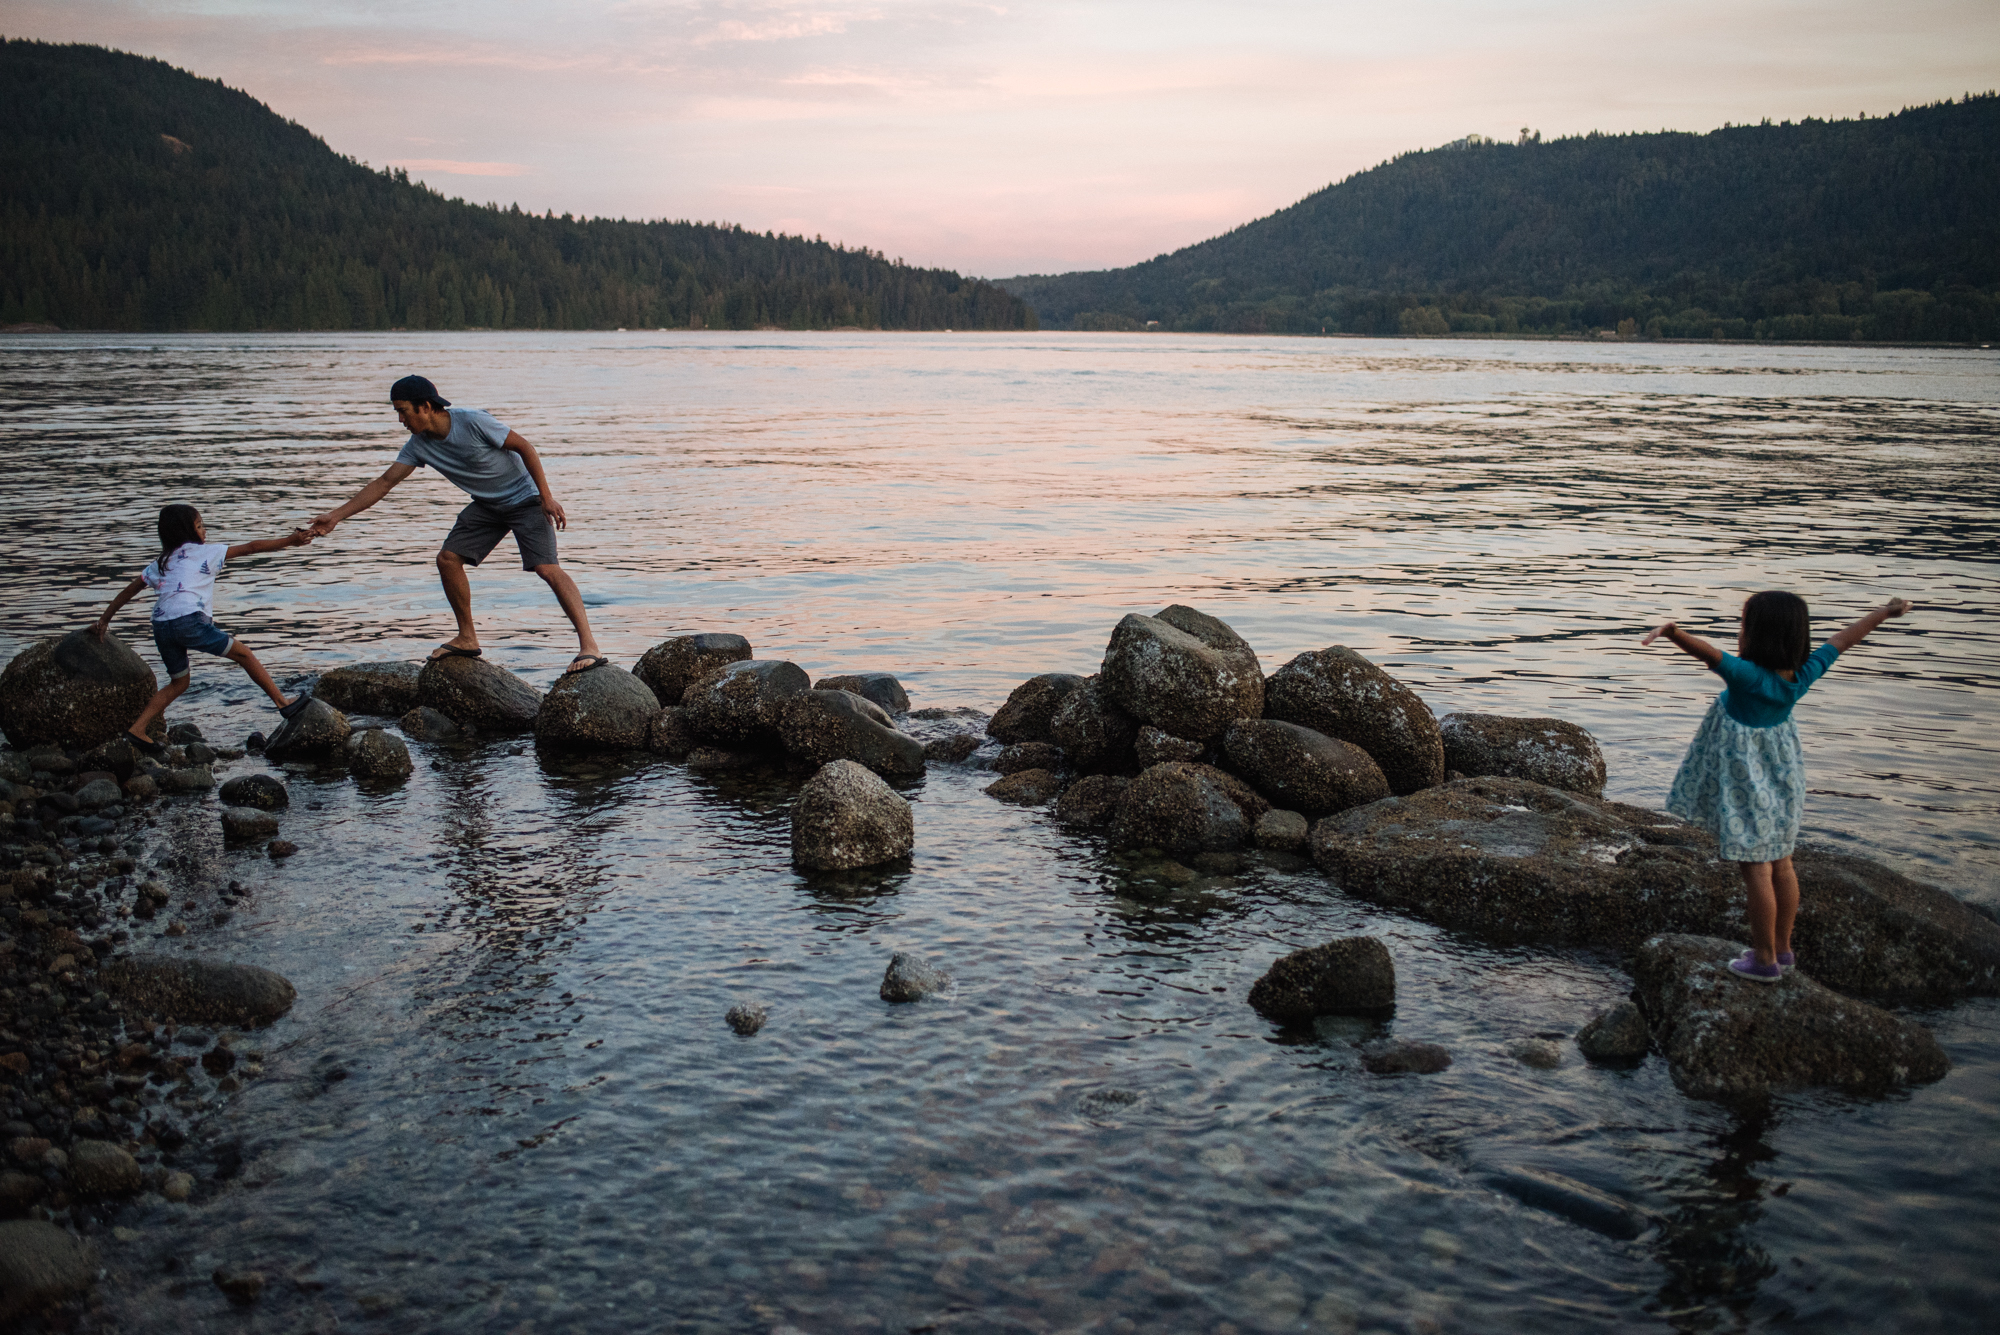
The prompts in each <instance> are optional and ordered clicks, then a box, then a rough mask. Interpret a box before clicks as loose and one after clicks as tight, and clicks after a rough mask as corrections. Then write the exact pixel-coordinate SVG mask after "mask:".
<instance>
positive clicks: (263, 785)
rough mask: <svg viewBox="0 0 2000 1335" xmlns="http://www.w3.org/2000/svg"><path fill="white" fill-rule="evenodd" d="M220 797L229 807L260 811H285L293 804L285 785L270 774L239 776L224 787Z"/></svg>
mask: <svg viewBox="0 0 2000 1335" xmlns="http://www.w3.org/2000/svg"><path fill="white" fill-rule="evenodd" d="M218 796H220V797H221V799H222V800H223V802H224V803H226V804H227V805H229V806H232V807H254V808H256V809H257V810H259V811H283V810H284V809H285V808H286V807H288V806H290V805H291V804H292V795H291V794H290V793H289V792H287V791H286V790H285V785H284V784H283V783H281V782H280V781H278V780H277V779H275V778H272V777H271V776H270V775H268V774H239V775H237V776H236V777H235V778H233V779H230V780H229V781H228V782H226V783H224V784H223V785H222V791H221V793H219V794H218Z"/></svg>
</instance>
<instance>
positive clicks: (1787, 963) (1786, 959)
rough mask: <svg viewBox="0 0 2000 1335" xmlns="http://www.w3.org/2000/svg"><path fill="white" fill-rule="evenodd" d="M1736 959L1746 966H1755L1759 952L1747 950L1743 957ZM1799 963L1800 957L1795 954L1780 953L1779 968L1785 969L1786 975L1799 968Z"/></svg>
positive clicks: (1784, 951)
mask: <svg viewBox="0 0 2000 1335" xmlns="http://www.w3.org/2000/svg"><path fill="white" fill-rule="evenodd" d="M1736 958H1737V959H1739V960H1742V961H1743V962H1744V963H1745V964H1754V963H1755V962H1756V960H1757V952H1756V951H1754V950H1746V951H1744V952H1743V953H1742V954H1741V955H1738V956H1737V957H1736ZM1798 962H1799V957H1798V956H1797V955H1795V954H1793V953H1792V952H1791V951H1789V950H1781V951H1779V952H1778V967H1779V968H1780V969H1783V970H1784V971H1785V972H1786V973H1790V972H1791V971H1792V970H1793V968H1794V967H1796V966H1797V964H1798Z"/></svg>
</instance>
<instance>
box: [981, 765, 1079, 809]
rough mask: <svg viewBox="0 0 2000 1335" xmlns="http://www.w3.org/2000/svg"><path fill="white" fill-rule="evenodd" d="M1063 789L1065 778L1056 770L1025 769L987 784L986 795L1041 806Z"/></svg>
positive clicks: (1021, 803)
mask: <svg viewBox="0 0 2000 1335" xmlns="http://www.w3.org/2000/svg"><path fill="white" fill-rule="evenodd" d="M1062 790H1063V780H1062V776H1061V775H1060V774H1057V773H1056V772H1055V771H1054V770H1046V769H1024V770H1021V771H1020V772H1019V773H1016V774H1009V775H1008V776H1007V777H1006V778H1004V779H1001V780H999V781H998V782H996V783H989V784H987V785H986V795H987V796H988V797H995V798H998V799H999V800H1000V801H1002V802H1012V803H1015V804H1016V805H1018V806H1040V805H1041V804H1042V803H1044V802H1049V801H1053V800H1054V799H1055V797H1056V796H1057V795H1058V794H1059V793H1061V792H1062Z"/></svg>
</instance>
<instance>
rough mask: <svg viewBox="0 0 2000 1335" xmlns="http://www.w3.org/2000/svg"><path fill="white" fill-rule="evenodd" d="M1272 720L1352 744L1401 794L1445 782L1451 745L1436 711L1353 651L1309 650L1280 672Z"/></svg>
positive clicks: (1268, 711)
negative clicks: (1371, 759) (1446, 741)
mask: <svg viewBox="0 0 2000 1335" xmlns="http://www.w3.org/2000/svg"><path fill="white" fill-rule="evenodd" d="M1264 716H1265V717H1266V718H1273V719H1278V720H1279V721H1281V722H1284V723H1296V724H1298V725H1299V726H1300V727H1302V728H1311V729H1312V730H1313V731H1314V732H1319V733H1324V734H1325V735H1327V736H1328V737H1335V738H1338V739H1339V740H1341V741H1343V742H1352V743H1353V744H1354V745H1356V746H1358V747H1360V748H1361V749H1362V750H1364V751H1366V752H1367V753H1368V754H1369V755H1371V756H1373V757H1374V758H1375V763H1376V764H1378V765H1380V766H1381V767H1382V773H1383V775H1384V777H1386V778H1387V779H1388V781H1389V791H1390V792H1392V793H1395V794H1397V795H1398V796H1403V795H1406V794H1409V793H1414V792H1417V791H1419V790H1421V789H1424V788H1429V787H1431V786H1432V785H1434V784H1437V783H1441V782H1442V781H1443V780H1444V740H1443V737H1442V735H1441V734H1440V733H1439V731H1438V723H1437V718H1436V717H1435V716H1434V715H1433V714H1432V713H1431V711H1430V707H1429V706H1428V705H1426V704H1425V703H1424V702H1423V701H1422V700H1421V699H1419V698H1418V696H1417V693H1416V692H1415V691H1412V690H1411V689H1410V688H1409V687H1407V686H1405V685H1403V683H1402V682H1400V681H1397V680H1396V679H1395V678H1394V677H1392V676H1390V675H1389V674H1388V673H1387V672H1384V671H1383V670H1382V669H1381V668H1379V667H1377V666H1375V664H1373V663H1371V662H1369V661H1368V660H1367V659H1365V658H1363V657H1362V656H1361V655H1360V654H1357V653H1355V652H1354V651H1353V650H1352V649H1349V648H1346V647H1345V646H1342V645H1335V646H1333V647H1332V648H1329V649H1313V650H1308V651H1307V652H1305V653H1302V654H1300V655H1299V656H1298V657H1296V658H1294V659H1293V660H1292V661H1291V662H1289V663H1287V664H1285V665H1284V666H1283V667H1281V668H1279V669H1278V670H1277V671H1276V672H1274V673H1272V674H1271V678H1270V680H1269V681H1268V682H1266V683H1265V688H1264Z"/></svg>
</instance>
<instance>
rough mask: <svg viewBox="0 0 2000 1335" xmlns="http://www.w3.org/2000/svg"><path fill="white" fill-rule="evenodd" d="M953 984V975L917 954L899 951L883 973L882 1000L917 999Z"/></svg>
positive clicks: (891, 958) (892, 957)
mask: <svg viewBox="0 0 2000 1335" xmlns="http://www.w3.org/2000/svg"><path fill="white" fill-rule="evenodd" d="M950 986H951V975H950V974H948V973H946V972H945V971H944V970H943V969H940V968H938V967H937V966H936V965H934V964H926V963H924V962H923V961H922V960H920V959H918V958H917V957H916V956H915V955H906V954H904V953H903V952H902V951H900V950H899V951H897V952H896V953H895V954H894V955H893V956H891V957H890V959H889V968H888V970H887V971H886V972H884V973H883V975H882V1000H884V1001H916V1000H918V999H919V998H921V997H927V996H930V995H931V994H932V993H934V992H942V991H943V990H944V989H945V988H947V987H950Z"/></svg>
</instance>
